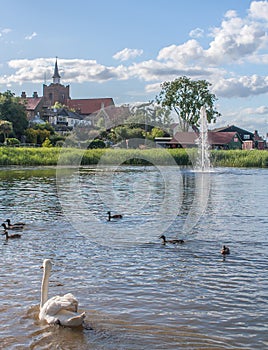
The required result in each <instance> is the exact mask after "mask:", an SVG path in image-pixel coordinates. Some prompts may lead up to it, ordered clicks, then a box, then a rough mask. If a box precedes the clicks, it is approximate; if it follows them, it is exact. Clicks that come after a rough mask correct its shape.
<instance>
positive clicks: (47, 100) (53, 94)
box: [43, 57, 70, 108]
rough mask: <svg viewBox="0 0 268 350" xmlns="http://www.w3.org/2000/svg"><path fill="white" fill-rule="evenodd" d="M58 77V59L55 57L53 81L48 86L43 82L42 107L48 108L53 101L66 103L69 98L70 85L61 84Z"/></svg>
mask: <svg viewBox="0 0 268 350" xmlns="http://www.w3.org/2000/svg"><path fill="white" fill-rule="evenodd" d="M60 78H61V76H60V74H59V69H58V59H57V57H56V61H55V67H54V74H53V76H52V79H53V82H52V83H51V84H50V85H49V86H47V85H46V84H43V97H44V107H46V108H50V107H51V106H53V105H54V104H55V102H59V103H61V104H63V105H67V100H69V99H70V86H69V85H67V86H64V85H62V84H61V82H60Z"/></svg>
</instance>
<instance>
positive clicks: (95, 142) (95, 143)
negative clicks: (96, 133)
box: [87, 139, 106, 149]
mask: <svg viewBox="0 0 268 350" xmlns="http://www.w3.org/2000/svg"><path fill="white" fill-rule="evenodd" d="M105 147H106V144H105V142H104V141H102V140H99V139H96V140H93V141H91V142H90V144H89V145H88V147H87V148H89V149H93V148H105Z"/></svg>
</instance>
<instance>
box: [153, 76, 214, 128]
mask: <svg viewBox="0 0 268 350" xmlns="http://www.w3.org/2000/svg"><path fill="white" fill-rule="evenodd" d="M210 86H211V84H210V83H209V82H208V81H206V80H197V81H195V80H191V79H190V78H188V77H186V76H183V77H180V78H178V79H175V80H174V81H171V82H170V81H166V82H164V83H163V84H161V88H162V90H161V91H160V93H159V95H158V96H156V102H157V103H158V104H159V105H161V106H162V107H167V108H168V109H170V110H173V111H174V112H175V113H176V114H177V116H178V119H179V125H180V129H181V131H188V130H189V127H190V126H197V127H198V126H199V125H198V120H199V114H200V109H201V107H202V106H205V108H206V112H207V120H208V122H209V123H211V122H215V121H216V119H217V117H219V116H220V113H219V112H218V111H217V110H216V109H215V107H214V103H215V101H216V100H217V98H216V96H215V95H214V94H212V93H210V92H209V87H210Z"/></svg>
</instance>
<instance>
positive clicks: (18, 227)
mask: <svg viewBox="0 0 268 350" xmlns="http://www.w3.org/2000/svg"><path fill="white" fill-rule="evenodd" d="M2 226H3V227H4V230H22V229H23V226H11V227H8V226H7V225H6V224H5V223H4V222H3V223H2Z"/></svg>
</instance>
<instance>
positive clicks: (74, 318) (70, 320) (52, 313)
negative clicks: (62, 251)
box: [39, 259, 86, 327]
mask: <svg viewBox="0 0 268 350" xmlns="http://www.w3.org/2000/svg"><path fill="white" fill-rule="evenodd" d="M42 267H43V269H44V272H43V279H42V285H41V301H40V311H39V320H44V321H46V322H47V323H48V324H54V325H56V324H57V325H60V326H67V327H78V326H81V325H82V323H83V321H84V318H85V317H86V314H85V312H83V313H81V314H78V313H77V308H78V301H77V299H76V298H75V297H74V296H73V295H72V294H71V293H68V294H65V295H63V296H59V295H57V296H54V297H52V298H50V299H48V284H49V276H50V273H51V270H52V262H51V260H50V259H45V260H44V261H43V266H42Z"/></svg>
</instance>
